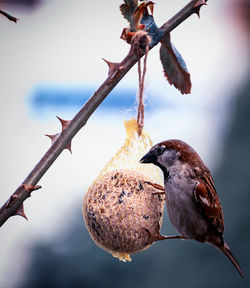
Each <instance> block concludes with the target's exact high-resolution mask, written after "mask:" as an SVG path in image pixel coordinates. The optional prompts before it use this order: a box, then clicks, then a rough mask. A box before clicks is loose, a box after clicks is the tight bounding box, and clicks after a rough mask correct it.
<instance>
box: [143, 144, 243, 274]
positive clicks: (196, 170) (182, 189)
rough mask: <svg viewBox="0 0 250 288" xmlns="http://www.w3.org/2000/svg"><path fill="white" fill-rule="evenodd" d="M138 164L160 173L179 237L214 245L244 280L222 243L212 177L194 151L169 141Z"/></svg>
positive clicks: (219, 214) (220, 225) (232, 257)
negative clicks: (157, 169)
mask: <svg viewBox="0 0 250 288" xmlns="http://www.w3.org/2000/svg"><path fill="white" fill-rule="evenodd" d="M141 162H142V163H153V164H155V165H157V166H158V167H160V168H161V170H162V171H163V174H164V184H165V193H166V205H167V210H168V215H169V218H170V220H171V222H172V224H173V226H174V227H175V228H176V229H177V230H178V231H179V232H180V236H179V238H182V239H195V240H197V241H199V242H206V243H210V244H212V245H214V246H215V247H216V248H218V249H219V250H221V251H222V252H223V253H224V254H225V255H226V256H227V257H228V258H229V259H230V261H231V262H232V263H233V265H234V266H235V268H236V269H237V270H238V272H239V273H240V275H241V277H242V278H244V275H243V272H242V270H241V268H240V266H239V263H238V262H237V260H236V259H235V257H234V256H233V254H232V252H231V250H230V248H229V246H228V244H227V243H226V242H224V240H223V232H224V217H223V211H222V205H221V203H220V200H219V196H218V194H217V192H216V189H215V185H214V181H213V179H212V176H211V174H210V172H209V170H208V168H207V167H206V166H205V164H204V163H203V161H202V160H201V158H200V156H199V155H198V154H197V152H195V151H194V149H193V148H192V147H190V146H189V145H188V144H187V143H185V142H183V141H180V140H169V141H164V142H161V143H159V144H157V145H155V146H153V147H152V148H151V149H150V151H149V152H148V153H147V154H146V155H145V156H144V157H143V158H142V159H141ZM167 238H168V237H166V239H167ZM175 238H177V237H175ZM159 240H160V239H159Z"/></svg>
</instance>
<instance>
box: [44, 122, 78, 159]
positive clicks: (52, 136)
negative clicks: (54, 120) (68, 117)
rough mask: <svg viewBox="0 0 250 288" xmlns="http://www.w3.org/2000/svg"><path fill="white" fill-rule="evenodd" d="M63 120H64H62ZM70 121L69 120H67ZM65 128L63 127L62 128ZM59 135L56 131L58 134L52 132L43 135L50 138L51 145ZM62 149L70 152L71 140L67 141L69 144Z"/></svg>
mask: <svg viewBox="0 0 250 288" xmlns="http://www.w3.org/2000/svg"><path fill="white" fill-rule="evenodd" d="M63 121H65V120H63ZM69 122H70V121H69ZM64 129H65V128H64ZM60 135H61V133H58V134H54V135H48V134H45V136H47V137H49V138H50V139H51V144H52V145H53V144H54V142H55V141H56V140H57V138H58V137H59V136H60ZM64 149H68V150H69V152H70V153H71V154H72V150H71V141H70V143H69V145H68V146H67V147H65V148H64Z"/></svg>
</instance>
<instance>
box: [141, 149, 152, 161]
mask: <svg viewBox="0 0 250 288" xmlns="http://www.w3.org/2000/svg"><path fill="white" fill-rule="evenodd" d="M140 162H141V163H155V162H156V156H155V154H154V153H152V152H151V151H149V152H148V153H147V154H146V155H144V156H143V157H142V158H141V160H140Z"/></svg>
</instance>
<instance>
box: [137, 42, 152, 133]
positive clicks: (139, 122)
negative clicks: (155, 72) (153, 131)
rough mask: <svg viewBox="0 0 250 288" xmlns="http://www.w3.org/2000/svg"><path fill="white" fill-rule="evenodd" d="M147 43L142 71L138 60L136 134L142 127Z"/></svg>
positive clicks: (140, 131)
mask: <svg viewBox="0 0 250 288" xmlns="http://www.w3.org/2000/svg"><path fill="white" fill-rule="evenodd" d="M148 50H149V47H148V45H147V46H146V53H145V57H144V62H143V72H142V71H141V70H142V69H141V60H139V61H138V76H139V99H138V111H137V126H138V134H139V135H141V133H142V129H143V127H144V94H143V93H144V81H145V75H146V71H147V57H148Z"/></svg>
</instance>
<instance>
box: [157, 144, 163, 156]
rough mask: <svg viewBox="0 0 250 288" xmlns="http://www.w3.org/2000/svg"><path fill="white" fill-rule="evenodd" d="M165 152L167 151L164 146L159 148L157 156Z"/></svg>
mask: <svg viewBox="0 0 250 288" xmlns="http://www.w3.org/2000/svg"><path fill="white" fill-rule="evenodd" d="M164 151H165V147H164V146H159V147H157V149H156V155H157V156H160V155H161V154H162V153H163V152H164Z"/></svg>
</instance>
